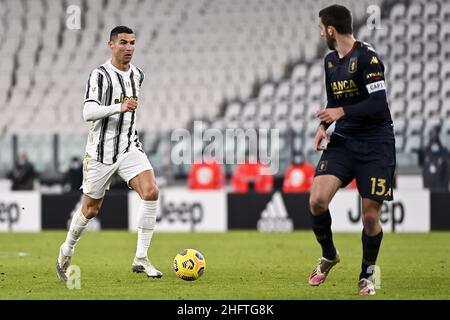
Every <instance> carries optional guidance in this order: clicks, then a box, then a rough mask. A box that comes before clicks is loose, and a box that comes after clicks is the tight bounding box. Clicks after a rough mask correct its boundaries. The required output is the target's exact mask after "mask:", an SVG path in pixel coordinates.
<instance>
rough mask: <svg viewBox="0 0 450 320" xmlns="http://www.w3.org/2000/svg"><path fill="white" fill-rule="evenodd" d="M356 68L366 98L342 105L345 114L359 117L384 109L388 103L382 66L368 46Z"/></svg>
mask: <svg viewBox="0 0 450 320" xmlns="http://www.w3.org/2000/svg"><path fill="white" fill-rule="evenodd" d="M358 69H359V70H360V72H361V78H362V79H361V80H362V81H363V84H364V86H365V88H366V90H367V93H368V98H367V99H364V100H363V101H361V102H358V103H356V104H352V105H348V106H344V107H343V108H344V113H345V116H346V117H359V116H367V115H372V114H375V113H378V112H382V111H385V110H386V108H388V105H387V95H386V84H385V80H384V66H383V63H382V62H381V61H380V59H379V58H378V55H377V54H376V52H375V51H374V50H373V49H372V48H370V47H368V49H367V52H366V53H365V54H364V55H362V56H361V57H360V64H359V66H358Z"/></svg>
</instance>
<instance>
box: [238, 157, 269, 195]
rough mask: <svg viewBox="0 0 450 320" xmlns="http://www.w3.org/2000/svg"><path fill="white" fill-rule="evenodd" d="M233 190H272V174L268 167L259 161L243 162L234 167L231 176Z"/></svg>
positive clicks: (243, 191) (264, 191)
mask: <svg viewBox="0 0 450 320" xmlns="http://www.w3.org/2000/svg"><path fill="white" fill-rule="evenodd" d="M231 186H232V189H233V192H236V193H247V192H251V191H255V192H259V193H267V192H272V190H273V176H272V175H271V174H270V171H269V167H268V166H267V165H265V164H263V163H261V162H260V161H257V162H256V163H250V162H245V163H241V164H239V165H238V166H237V167H236V171H235V172H234V174H233V176H232V178H231Z"/></svg>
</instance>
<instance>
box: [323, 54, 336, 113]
mask: <svg viewBox="0 0 450 320" xmlns="http://www.w3.org/2000/svg"><path fill="white" fill-rule="evenodd" d="M328 63H329V62H327V59H325V66H324V68H325V89H326V93H327V108H334V107H336V101H335V100H334V95H333V91H332V90H331V81H330V77H329V76H328V71H327V70H328Z"/></svg>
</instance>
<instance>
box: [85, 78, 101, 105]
mask: <svg viewBox="0 0 450 320" xmlns="http://www.w3.org/2000/svg"><path fill="white" fill-rule="evenodd" d="M105 92H106V79H105V75H104V74H103V73H102V72H101V71H100V70H98V69H95V70H94V71H92V72H91V74H90V75H89V78H88V81H87V83H86V93H85V95H84V103H86V102H95V103H97V104H98V105H101V104H102V100H103V97H104V96H105Z"/></svg>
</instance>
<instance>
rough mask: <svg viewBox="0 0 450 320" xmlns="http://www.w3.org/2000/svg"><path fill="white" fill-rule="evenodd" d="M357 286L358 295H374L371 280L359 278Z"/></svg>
mask: <svg viewBox="0 0 450 320" xmlns="http://www.w3.org/2000/svg"><path fill="white" fill-rule="evenodd" d="M358 286H359V295H360V296H374V295H375V294H376V292H375V287H374V285H373V283H372V281H370V280H368V279H364V278H363V279H361V280H359V283H358Z"/></svg>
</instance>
